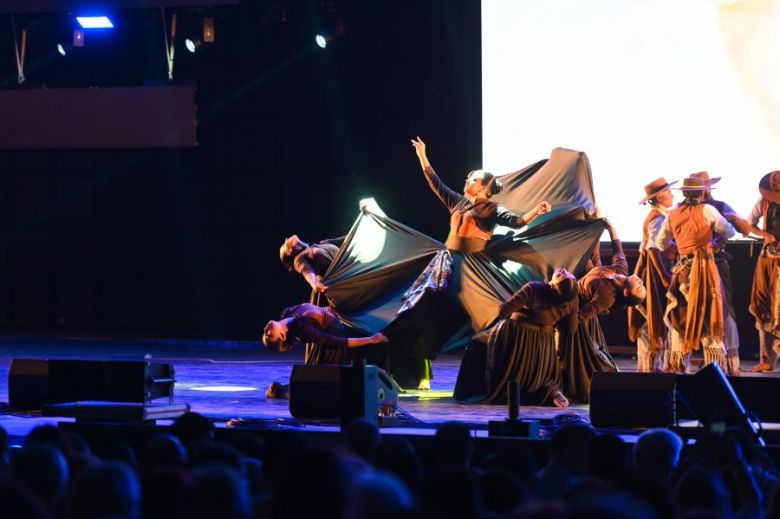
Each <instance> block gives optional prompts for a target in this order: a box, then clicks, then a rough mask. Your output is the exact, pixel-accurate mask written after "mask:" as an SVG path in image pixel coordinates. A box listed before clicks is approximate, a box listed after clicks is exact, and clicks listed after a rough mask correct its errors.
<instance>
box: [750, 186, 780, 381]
mask: <svg viewBox="0 0 780 519" xmlns="http://www.w3.org/2000/svg"><path fill="white" fill-rule="evenodd" d="M758 190H759V191H760V192H761V199H760V200H759V201H758V202H757V203H756V205H755V207H754V208H753V211H752V212H751V213H750V223H751V225H753V226H754V227H755V226H756V225H757V224H758V221H759V220H763V224H762V229H759V230H761V231H763V234H760V233H756V234H758V235H759V236H763V238H764V247H763V248H762V249H761V255H760V256H759V257H758V263H756V272H755V274H754V275H753V290H752V293H751V294H750V313H751V314H753V316H754V317H755V318H756V328H758V338H759V344H760V354H761V361H760V362H759V363H758V365H757V366H755V367H754V368H753V369H751V370H750V371H753V372H758V373H768V372H770V371H774V369H775V362H776V361H777V354H778V352H779V351H780V282H778V279H779V278H780V248H778V245H777V240H778V239H780V171H772V172H771V173H767V174H766V175H764V177H763V178H762V179H761V181H760V182H759V184H758ZM754 232H755V231H754Z"/></svg>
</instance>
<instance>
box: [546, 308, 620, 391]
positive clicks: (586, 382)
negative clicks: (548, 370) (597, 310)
mask: <svg viewBox="0 0 780 519" xmlns="http://www.w3.org/2000/svg"><path fill="white" fill-rule="evenodd" d="M558 355H559V357H560V358H561V365H562V372H563V393H564V394H565V395H566V396H567V397H568V398H570V399H571V400H573V401H575V402H588V401H590V380H591V378H593V373H594V372H596V371H617V370H618V368H617V365H616V364H615V361H614V360H612V356H611V355H610V354H609V350H608V349H607V340H606V338H605V337H604V331H603V330H602V329H601V323H599V318H598V317H597V316H594V317H591V318H590V319H588V320H587V321H585V322H584V323H581V324H580V325H579V326H578V327H577V331H576V332H575V333H574V334H573V335H572V334H569V333H561V335H560V344H559V345H558Z"/></svg>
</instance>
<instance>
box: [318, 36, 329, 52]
mask: <svg viewBox="0 0 780 519" xmlns="http://www.w3.org/2000/svg"><path fill="white" fill-rule="evenodd" d="M314 41H315V42H316V43H317V46H318V47H319V48H321V49H324V48H327V46H328V41H330V37H328V36H325V35H322V34H318V35H316V36H315V37H314Z"/></svg>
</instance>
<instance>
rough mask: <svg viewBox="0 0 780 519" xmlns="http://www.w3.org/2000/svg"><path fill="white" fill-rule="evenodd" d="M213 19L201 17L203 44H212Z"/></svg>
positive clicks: (213, 37) (213, 36)
mask: <svg viewBox="0 0 780 519" xmlns="http://www.w3.org/2000/svg"><path fill="white" fill-rule="evenodd" d="M214 39H215V35H214V18H213V17H212V16H204V17H203V43H214Z"/></svg>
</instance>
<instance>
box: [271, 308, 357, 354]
mask: <svg viewBox="0 0 780 519" xmlns="http://www.w3.org/2000/svg"><path fill="white" fill-rule="evenodd" d="M290 317H291V318H292V321H291V322H290V323H289V324H288V325H287V340H288V342H291V343H306V345H307V352H306V360H305V362H306V364H307V365H319V364H349V355H348V348H347V336H346V333H345V330H344V326H343V325H342V324H341V321H340V320H339V318H338V316H337V315H336V314H334V313H333V312H330V311H328V310H326V309H324V308H319V307H315V306H314V305H311V304H308V303H303V304H300V305H296V306H290V307H288V308H285V309H284V311H283V312H282V319H287V318H290Z"/></svg>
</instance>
